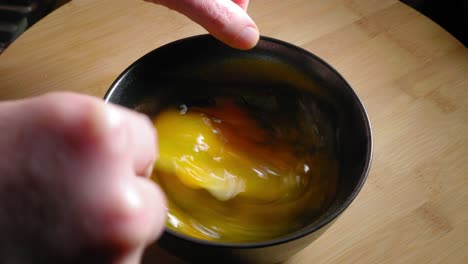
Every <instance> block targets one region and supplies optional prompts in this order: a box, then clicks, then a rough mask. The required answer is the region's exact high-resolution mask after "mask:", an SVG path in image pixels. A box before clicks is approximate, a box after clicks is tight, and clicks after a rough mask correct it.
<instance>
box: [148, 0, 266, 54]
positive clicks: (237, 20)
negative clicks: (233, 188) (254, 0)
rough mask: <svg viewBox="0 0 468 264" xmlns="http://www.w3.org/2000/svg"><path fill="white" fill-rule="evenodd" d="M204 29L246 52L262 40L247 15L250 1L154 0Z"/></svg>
mask: <svg viewBox="0 0 468 264" xmlns="http://www.w3.org/2000/svg"><path fill="white" fill-rule="evenodd" d="M151 2H154V3H157V4H161V5H164V6H166V7H168V8H170V9H173V10H175V11H177V12H179V13H181V14H184V15H185V16H187V17H188V18H190V19H191V20H193V21H194V22H196V23H198V24H199V25H201V26H202V27H203V28H205V29H206V30H207V31H208V32H209V33H210V34H211V35H213V36H214V37H215V38H217V39H219V40H220V41H222V42H224V43H226V44H227V45H229V46H231V47H233V48H237V49H242V50H247V49H251V48H253V47H254V46H255V45H256V44H257V42H258V40H259V36H260V35H259V31H258V28H257V25H256V24H255V22H254V21H253V20H252V19H251V18H250V17H249V15H248V14H247V13H246V11H245V10H246V9H247V5H248V1H247V0H235V1H230V0H154V1H151Z"/></svg>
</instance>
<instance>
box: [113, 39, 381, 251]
mask: <svg viewBox="0 0 468 264" xmlns="http://www.w3.org/2000/svg"><path fill="white" fill-rule="evenodd" d="M239 94H242V95H252V96H259V97H262V96H263V97H268V95H270V94H284V100H288V96H290V95H291V94H295V95H301V96H305V97H307V98H310V99H311V100H314V102H317V103H318V105H319V106H320V107H321V108H322V109H324V112H325V113H327V119H328V121H329V122H330V123H331V124H332V125H333V128H334V140H336V146H335V148H336V152H337V158H338V160H339V183H338V191H337V195H336V197H335V199H334V201H333V202H332V203H331V205H330V207H329V208H328V209H327V210H326V211H325V212H324V213H323V215H322V216H321V217H319V218H317V219H314V220H313V221H311V223H310V225H309V226H308V227H306V228H304V229H302V230H300V231H298V232H297V233H294V234H290V235H288V236H286V237H284V238H282V239H280V240H277V241H266V242H265V243H278V242H284V241H287V240H291V239H294V238H297V237H300V236H304V235H306V234H308V233H311V232H313V231H315V230H317V229H318V228H320V227H322V226H323V225H325V224H327V223H329V222H330V221H331V220H333V219H334V218H335V217H336V216H338V215H339V214H340V213H341V212H342V211H343V210H344V209H346V207H347V206H348V205H349V204H350V203H351V201H352V200H353V199H354V198H355V196H356V195H357V193H358V192H359V190H360V189H361V187H362V185H363V183H364V181H365V179H366V176H367V173H368V170H369V166H370V161H371V153H372V139H371V129H370V125H369V120H368V118H367V115H366V112H365V109H364V107H363V106H362V104H361V102H360V100H359V98H358V97H357V95H356V94H355V92H354V91H353V90H352V89H351V87H350V86H349V85H348V83H347V82H346V81H345V80H344V79H343V78H342V77H341V76H340V75H339V74H338V73H337V72H336V71H335V70H334V69H333V68H332V67H331V66H329V65H328V64H327V63H325V62H324V61H322V60H321V59H320V58H318V57H316V56H314V55H313V54H311V53H309V52H307V51H305V50H302V49H300V48H298V47H295V46H292V45H290V44H288V43H285V42H282V41H279V40H275V39H271V38H267V37H262V38H261V40H260V42H259V44H258V45H257V47H255V48H254V49H252V50H249V51H239V50H235V49H232V48H229V47H227V46H226V45H224V44H222V43H220V42H219V41H217V40H216V39H214V38H212V37H211V36H209V35H201V36H195V37H191V38H187V39H183V40H179V41H176V42H173V43H170V44H168V45H165V46H163V47H160V48H158V49H156V50H154V51H153V52H151V53H149V54H147V55H146V56H144V57H142V58H141V59H139V60H138V61H136V62H135V63H134V64H132V65H131V66H130V67H129V68H127V69H126V70H125V71H124V72H123V73H122V74H121V75H120V76H119V77H118V78H117V80H116V81H115V82H114V83H113V84H112V86H111V88H110V89H109V91H108V92H107V93H106V95H105V100H106V102H112V103H115V104H119V105H123V106H126V107H128V108H131V109H135V110H137V111H139V112H142V113H145V114H148V115H149V116H154V115H155V114H157V113H158V112H159V111H161V110H162V109H164V108H165V107H167V106H169V105H173V104H175V103H178V102H187V101H191V102H196V101H197V100H199V99H200V98H203V97H204V96H205V95H239ZM173 235H176V236H180V237H181V238H184V239H191V238H188V237H184V236H183V235H178V234H173ZM199 242H202V241H199ZM257 244H258V243H257ZM231 246H232V245H231ZM234 246H235V245H234ZM244 246H245V245H244Z"/></svg>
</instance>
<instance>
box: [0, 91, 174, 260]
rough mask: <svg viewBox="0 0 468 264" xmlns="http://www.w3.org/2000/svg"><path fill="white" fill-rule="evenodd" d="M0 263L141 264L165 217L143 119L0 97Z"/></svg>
mask: <svg viewBox="0 0 468 264" xmlns="http://www.w3.org/2000/svg"><path fill="white" fill-rule="evenodd" d="M0 131H2V133H1V134H0V149H1V150H2V157H1V158H0V234H1V236H0V263H117V264H134V263H139V262H140V257H141V254H142V252H143V250H144V248H145V247H146V245H147V244H148V243H151V242H152V241H154V240H155V239H157V238H158V237H159V235H160V234H161V232H162V230H163V226H164V223H165V217H166V205H165V199H164V196H163V193H162V192H161V190H160V189H159V188H158V187H157V186H156V185H155V184H154V183H153V182H151V181H150V180H149V179H148V178H146V177H148V176H149V174H150V173H151V170H152V164H153V163H154V160H155V157H156V153H157V152H156V151H157V149H156V148H157V146H156V145H157V144H156V134H155V130H154V129H153V126H152V124H151V123H150V121H149V120H148V119H147V118H146V117H144V116H143V115H140V114H136V113H134V112H131V111H129V110H125V109H123V108H121V107H117V106H113V105H109V104H104V103H102V101H101V100H99V99H97V98H92V97H88V96H83V95H77V94H71V93H54V94H48V95H44V96H40V97H36V98H31V99H24V100H19V101H11V102H2V103H0Z"/></svg>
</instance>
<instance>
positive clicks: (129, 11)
mask: <svg viewBox="0 0 468 264" xmlns="http://www.w3.org/2000/svg"><path fill="white" fill-rule="evenodd" d="M249 13H250V14H251V16H252V17H253V19H254V20H255V21H256V22H257V24H258V26H259V28H260V30H261V33H262V34H263V35H266V36H270V37H274V38H278V39H282V40H285V41H288V42H291V43H293V44H296V45H298V46H301V47H303V48H305V49H307V50H309V51H311V52H312V53H315V54H316V55H318V56H320V57H322V58H323V59H324V60H326V61H327V62H328V63H330V64H331V65H332V66H333V67H335V68H336V69H337V70H338V71H339V72H340V73H341V74H343V76H344V77H345V78H346V79H347V80H348V81H349V83H350V84H351V85H352V87H354V89H355V90H356V92H357V93H358V95H359V96H360V97H361V98H362V100H363V103H364V105H365V107H366V108H367V110H368V112H369V116H370V119H371V122H372V126H373V132H374V140H375V142H374V143H375V152H374V160H373V163H372V169H371V171H370V175H369V178H368V180H367V182H366V184H365V186H364V188H363V190H362V192H361V193H360V194H359V196H358V197H357V199H356V200H355V201H354V203H353V204H352V206H350V207H349V208H348V210H346V212H345V213H344V214H343V215H342V217H340V218H339V219H338V220H337V222H336V223H335V224H334V225H333V226H332V227H331V228H330V229H329V230H327V231H326V232H325V234H324V235H323V236H322V237H321V238H319V239H318V240H317V241H315V242H314V243H313V244H311V245H310V246H309V247H308V248H306V249H305V250H304V251H302V252H301V253H299V254H298V255H297V256H295V257H294V258H292V259H291V260H290V261H288V262H287V263H290V264H293V263H294V264H299V263H301V264H306V263H339V264H344V263H424V264H428V263H450V264H454V263H460V264H461V263H468V108H467V107H468V52H467V49H466V48H464V47H463V46H462V45H461V44H460V43H459V42H458V41H457V40H456V39H455V38H453V37H452V36H451V35H449V34H448V33H447V32H445V31H444V30H443V29H442V28H441V27H439V26H438V25H436V24H434V23H433V22H432V21H430V20H429V19H428V18H426V17H424V16H423V15H421V14H419V13H417V12H416V11H414V10H412V9H411V8H409V7H407V6H405V5H404V4H402V3H400V2H398V1H397V0H288V1H283V0H252V1H251V5H250V8H249ZM201 33H205V31H204V30H203V28H201V27H200V26H198V25H196V24H194V23H193V22H191V21H190V20H188V19H187V18H185V17H184V16H182V15H180V14H178V13H176V12H174V11H171V10H168V9H166V8H163V7H160V6H156V5H152V4H149V3H146V2H143V1H132V0H99V1H95V0H73V1H72V2H71V3H69V4H67V5H65V6H63V7H62V8H60V9H59V10H57V11H55V12H54V13H52V14H51V15H49V16H48V17H46V18H45V19H44V20H42V21H40V22H39V23H38V24H36V25H34V26H33V27H32V28H31V29H29V30H28V31H27V32H26V33H25V34H24V35H22V36H21V37H20V38H19V39H18V40H17V41H16V42H15V43H13V45H11V46H10V47H9V48H8V49H7V50H6V51H5V52H4V53H3V54H2V55H0V99H1V100H7V99H16V98H22V97H27V96H34V95H39V94H42V93H46V92H49V91H57V90H68V91H75V92H80V93H86V94H91V95H95V96H98V97H102V96H103V95H104V93H105V92H106V90H107V88H108V87H109V86H110V84H111V82H112V81H113V80H114V79H115V78H116V77H117V75H118V74H119V73H120V72H121V71H123V70H124V69H125V68H126V67H127V66H128V65H129V64H130V63H132V62H133V61H135V60H136V59H138V58H139V57H141V56H142V55H144V54H146V53H147V52H149V51H151V50H153V49H154V48H156V47H158V46H161V45H163V44H165V43H168V42H171V41H174V40H176V39H179V38H183V37H187V36H192V35H195V34H201ZM144 263H177V261H176V260H175V258H173V257H170V256H167V255H165V254H164V253H163V252H161V251H160V250H158V249H157V248H152V249H151V250H150V251H148V253H147V255H146V257H145V261H144Z"/></svg>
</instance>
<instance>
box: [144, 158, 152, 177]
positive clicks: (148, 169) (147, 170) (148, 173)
mask: <svg viewBox="0 0 468 264" xmlns="http://www.w3.org/2000/svg"><path fill="white" fill-rule="evenodd" d="M153 169H154V161H151V162H150V163H149V164H148V166H147V167H146V170H145V175H143V176H145V177H147V178H151V174H153Z"/></svg>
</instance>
